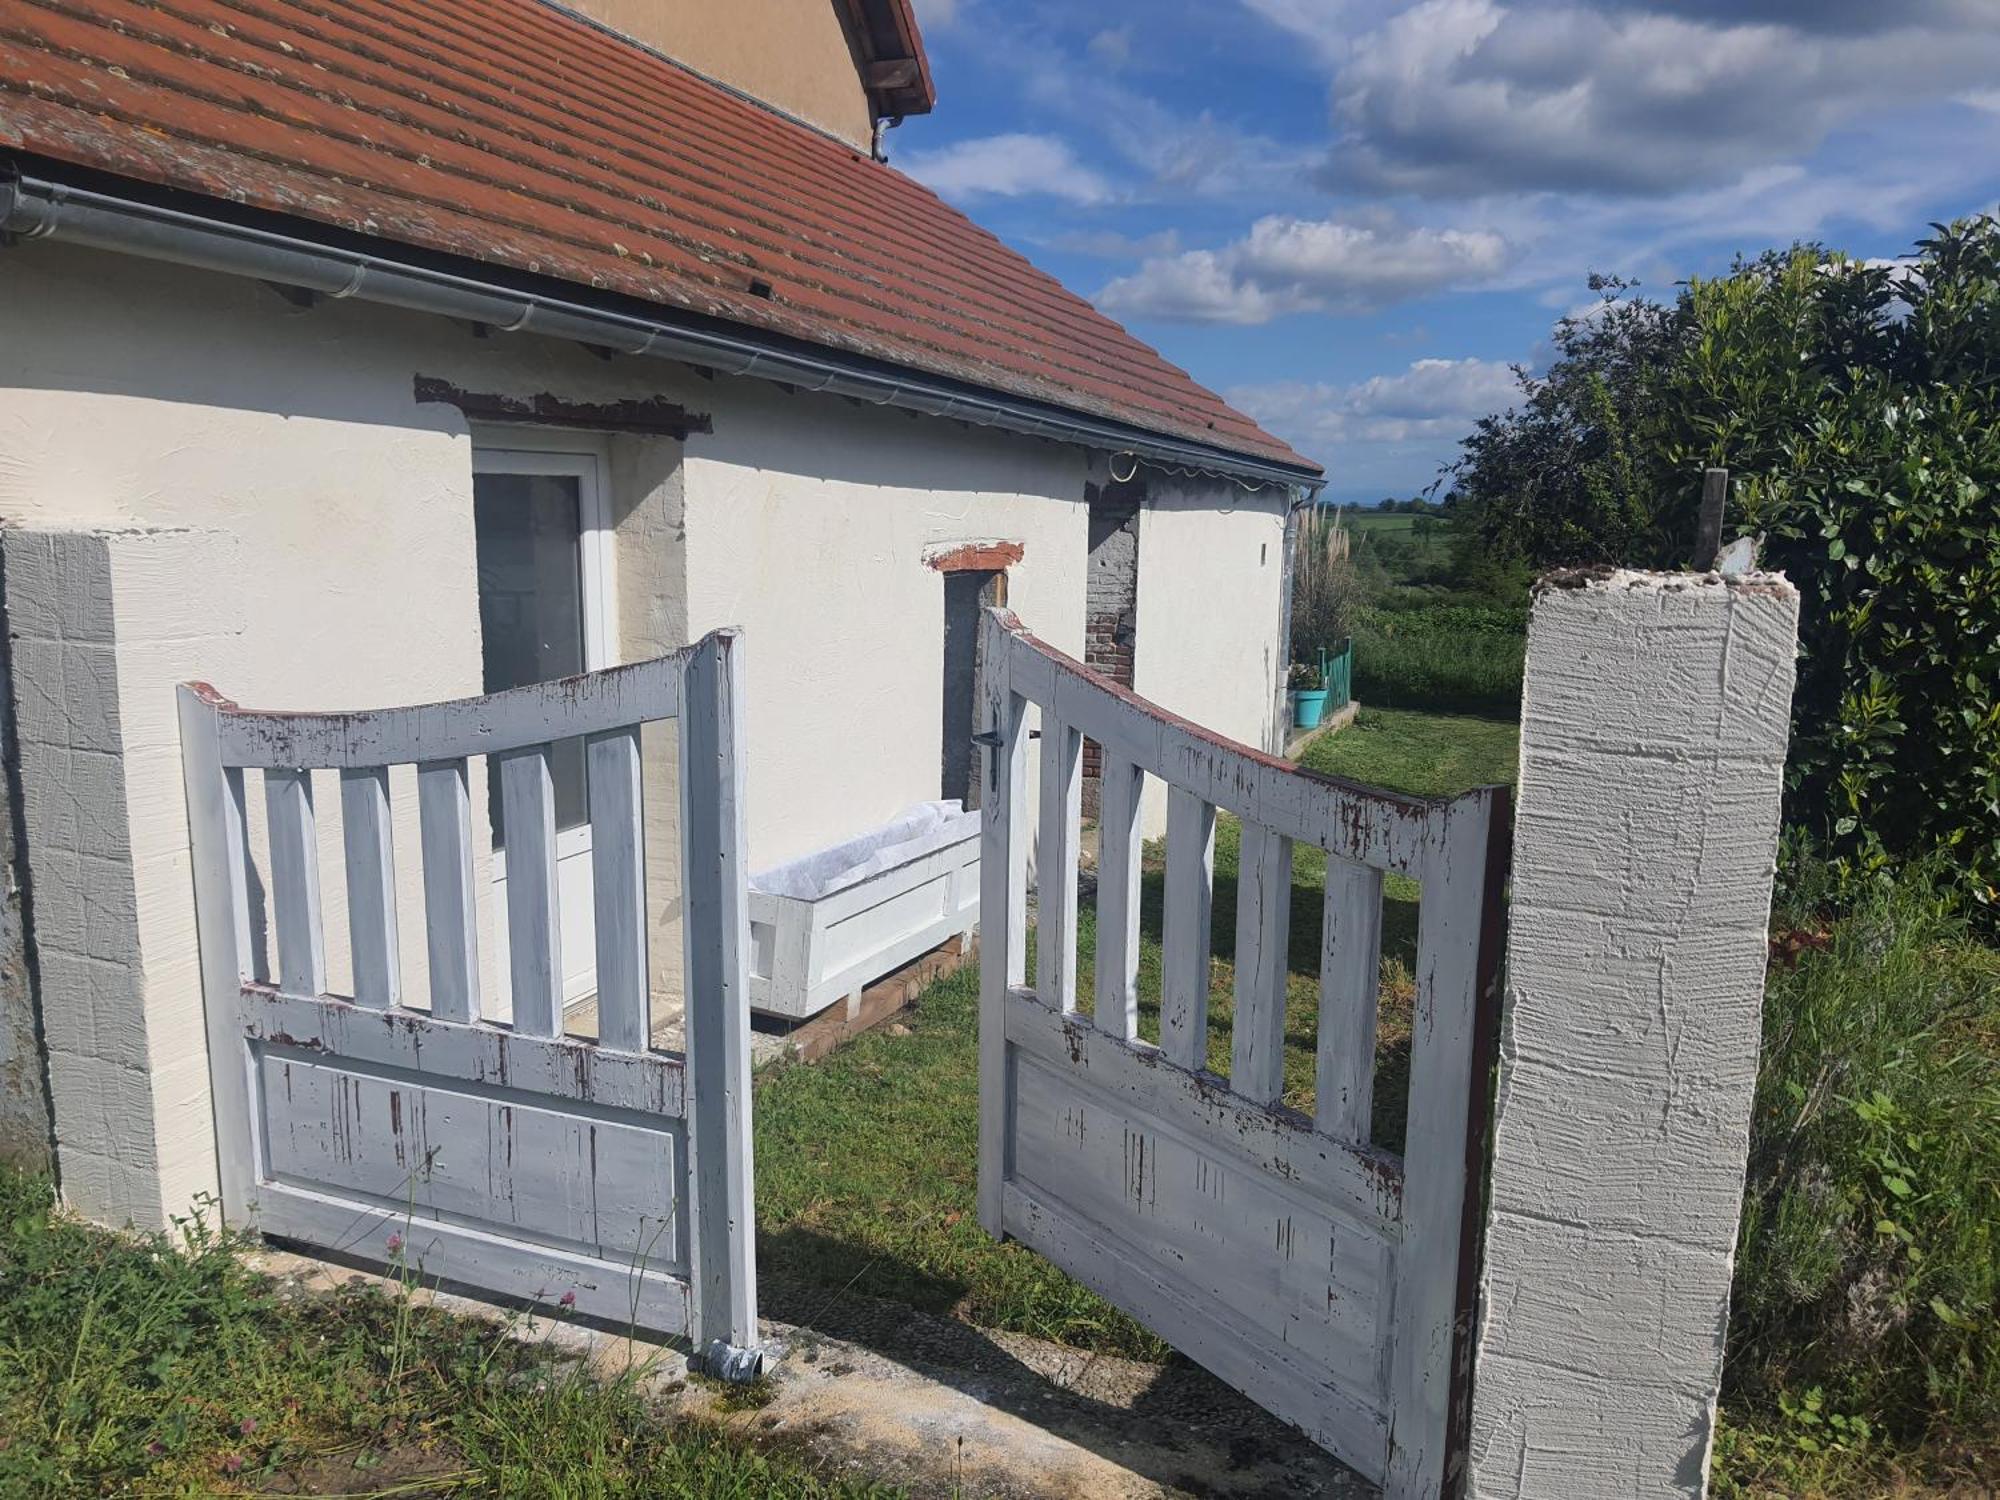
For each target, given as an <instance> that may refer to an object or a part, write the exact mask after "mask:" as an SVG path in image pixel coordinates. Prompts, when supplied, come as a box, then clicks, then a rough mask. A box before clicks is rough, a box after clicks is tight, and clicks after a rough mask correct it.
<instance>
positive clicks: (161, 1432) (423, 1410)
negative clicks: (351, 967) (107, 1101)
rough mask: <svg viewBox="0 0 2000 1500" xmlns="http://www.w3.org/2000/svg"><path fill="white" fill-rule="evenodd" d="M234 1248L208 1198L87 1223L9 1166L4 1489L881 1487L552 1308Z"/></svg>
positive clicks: (816, 1492) (2, 1198)
mask: <svg viewBox="0 0 2000 1500" xmlns="http://www.w3.org/2000/svg"><path fill="white" fill-rule="evenodd" d="M238 1248H239V1247H238V1246H237V1245H236V1244H234V1243H233V1242H232V1241H231V1240H229V1239H228V1238H227V1237H225V1236H223V1235H220V1234H218V1233H216V1232H215V1230H214V1229H213V1228H212V1227H210V1223H209V1220H208V1218H207V1217H206V1216H205V1215H200V1216H196V1217H193V1218H190V1219H188V1220H186V1221H184V1222H182V1223H179V1224H177V1225H176V1226H175V1229H174V1230H173V1232H172V1233H170V1234H154V1235H145V1236H122V1235H114V1234H109V1233H105V1232H103V1231H101V1230H96V1229H91V1228H88V1227H86V1226H83V1225H80V1224H77V1223H74V1222H72V1221H70V1220H68V1219H66V1218H65V1217H64V1216H62V1215H61V1214H60V1213H59V1212H58V1211H57V1210H56V1208H55V1205H54V1203H53V1199H52V1195H51V1194H50V1192H49V1190H48V1187H47V1185H46V1184H44V1183H41V1182H39V1181H35V1180H33V1179H27V1178H22V1177H20V1176H18V1175H15V1174H12V1173H6V1172H0V1494H4V1495H8V1496H14V1495H21V1496H68V1495H108V1494H133V1493H146V1494H161V1493H168V1494H177V1493H199V1494H214V1493H232V1492H240V1491H245V1490H255V1489H267V1488H281V1489H288V1490H292V1491H302V1492H313V1493H316V1492H326V1491H339V1492H353V1491H364V1492H367V1493H371V1494H396V1493H416V1492H421V1493H423V1494H427V1495H442V1494H477V1495H520V1496H544V1495H548V1496H578V1497H584V1496H600V1495H603V1496H614V1495H648V1496H652V1495H659V1496H679V1497H701V1500H737V1497H741V1500H752V1497H779V1500H863V1497H870V1496H878V1495H881V1496H886V1495H887V1494H888V1493H889V1492H887V1491H884V1490H880V1489H877V1488H875V1487H873V1486H870V1485H867V1484H862V1483H853V1482H845V1481H836V1480H831V1479H825V1478H822V1477H820V1476H819V1475H818V1474H817V1473H816V1472H815V1471H814V1470H813V1469H812V1468H811V1467H810V1466H808V1465H806V1464H804V1463H803V1462H801V1461H799V1460H796V1459H792V1458H789V1457H785V1456H782V1455H771V1454H765V1453H760V1452H757V1451H755V1450H753V1449H750V1448H748V1447H745V1446H744V1445H743V1444H742V1443H740V1442H739V1441H737V1440H735V1439H733V1438H729V1437H726V1436H724V1435H723V1434H721V1433H719V1432H717V1431H715V1430H713V1429H711V1428H707V1427H703V1426H701V1425H699V1424H690V1423H687V1422H679V1421H674V1420H671V1419H670V1418H668V1417H667V1416H666V1415H665V1414H663V1413H662V1412H661V1411H659V1410H658V1409H657V1408H656V1407H655V1406H654V1405H653V1404H652V1403H651V1402H650V1401H649V1400H648V1398H647V1395H646V1392H645V1390H644V1388H643V1379H644V1375H645V1373H646V1372H644V1371H643V1370H634V1371H631V1372H628V1373H627V1374H625V1375H624V1376H622V1377H620V1378H619V1379H617V1380H612V1381H604V1380H600V1379H598V1378H596V1377H595V1376H594V1375H593V1374H592V1373H591V1372H590V1371H589V1370H588V1369H586V1368H585V1367H584V1366H583V1365H582V1364H581V1362H579V1361H578V1360H576V1359H575V1358H573V1357H571V1356H569V1355H567V1354H565V1353H563V1352H562V1351H561V1350H559V1349H558V1348H556V1347H555V1346H554V1344H553V1343H552V1342H551V1340H550V1339H549V1338H548V1337H547V1336H546V1334H547V1330H548V1329H549V1328H550V1327H551V1326H552V1324H553V1320H552V1319H549V1318H547V1317H546V1316H527V1317H524V1318H522V1319H518V1320H517V1321H516V1324H515V1326H514V1327H513V1328H511V1329H499V1328H495V1327H493V1326H492V1325H491V1324H488V1323H485V1322H479V1321H474V1320H470V1319H464V1318H457V1317H452V1316H449V1315H447V1314H445V1313H442V1312H440V1311H438V1310H437V1309H436V1308H434V1307H430V1306H427V1305H426V1304H424V1303H423V1302H422V1301H421V1300H420V1299H417V1298H415V1297H413V1296H412V1295H411V1294H410V1285H411V1284H413V1283H414V1281H415V1279H416V1277H417V1274H418V1271H419V1269H420V1268H406V1271H405V1284H404V1285H403V1286H402V1287H401V1289H400V1290H399V1291H398V1292H397V1294H396V1295H393V1296H392V1295H385V1294H383V1293H382V1292H381V1291H379V1290H376V1289H374V1288H372V1287H367V1288H361V1287H350V1288H347V1289H344V1290H342V1291H341V1292H339V1293H338V1294H336V1295H333V1296H330V1297H312V1296H306V1295H303V1294H290V1293H287V1292H285V1291H283V1290H282V1289H281V1288H279V1287H277V1286H276V1285H274V1284H273V1283H272V1282H270V1281H269V1280H268V1279H266V1278H264V1277H262V1276H259V1275H257V1274H255V1273H254V1272H252V1271H251V1270H250V1269H248V1268H247V1267H246V1266H245V1265H244V1263H243V1261H242V1260H241V1258H240V1256H239V1255H238V1253H237V1251H238ZM391 1253H392V1255H393V1251H392V1252H391ZM537 1329H540V1330H542V1331H543V1334H544V1336H543V1337H542V1338H540V1339H535V1338H533V1337H532V1335H533V1333H534V1332H535V1331H536V1330H537ZM523 1334H525V1335H530V1337H527V1338H525V1339H524V1338H522V1337H519V1336H518V1335H523Z"/></svg>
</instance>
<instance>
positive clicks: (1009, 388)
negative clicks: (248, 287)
mask: <svg viewBox="0 0 2000 1500" xmlns="http://www.w3.org/2000/svg"><path fill="white" fill-rule="evenodd" d="M4 147H12V148H14V149H16V150H19V151H23V152H28V153H33V154H34V155H37V156H41V157H45V158H49V159H52V160H55V161H60V162H65V163H70V164H73V165H77V166H82V167H88V168H92V169H95V170H101V171H106V172H111V173H115V174H118V175H121V176H125V177H131V178H136V179H140V180H143V181H146V182H150V183H155V184H159V185H161V186H166V187H171V188H178V189H183V190H190V191H194V192H198V193H203V194H208V195H211V196H214V197H218V198H224V199H227V200H230V201H232V202H235V203H241V204H244V205H248V206H250V207H254V208H259V209H265V210H272V211H276V212H279V213H284V214H290V215H294V216H298V217H301V218H307V219H314V220H318V221H320V222H322V223H325V224H330V225H334V226H337V227H339V228H342V229H346V230H350V231H356V232H359V233H363V234H368V235H374V236H379V237H381V238H383V239H386V240H392V241H396V242H398V243H402V244H407V245H412V246H417V247H421V248H423V249H427V250H432V251H440V252H445V253H448V254H452V255H459V256H465V257H469V258H472V259H475V260H482V261H488V262H492V263H496V264H500V265H506V266H510V267H513V268H516V269H518V270H525V271H530V272H534V273H537V274H541V275H546V276H552V277H557V278H560V279H562V280H565V281H570V282H574V283H577V284H580V285H584V286H589V287H597V288H602V289H605V290H608V291H613V292H618V293H622V294H625V295H628V296H634V297H639V298H643V299H645V300H647V301H650V302H654V303H659V304H662V305H664V306H667V307H670V308H678V309H684V310H687V311H690V312H694V313H699V314H704V315H707V316H712V317H716V318H721V319H725V320H727V321H729V322H732V323H739V324H744V325H748V326H751V327H756V328H762V329H768V330H771V331H773V332H776V333H780V334H784V335H788V336H790V337H793V338H797V339H801V340H805V341H808V342H811V343H814V344H818V345H821V346H824V347H828V348H832V349H839V350H845V351H849V352H852V353H856V354H861V355H866V356H869V357H872V358H876V359H881V360H885V361H889V362H891V363H895V364H899V365H904V366H908V367H910V368H913V369H918V370H923V371H928V372H931V373H935V374H939V375H944V376H948V377H951V378H954V379H958V380H964V381H968V382H971V383H973V384H976V385H979V386H983V387H986V388H989V389H992V390H996V391H1000V392H1004V393H1008V394H1011V395H1015V396H1023V397H1028V398H1031V399H1034V400H1039V401H1046V402H1049V403H1052V404H1054V405H1057V406H1061V407H1064V408H1067V409H1070V410H1074V411H1079V412H1083V413H1087V414H1089V415H1092V416H1096V417H1101V418H1109V419H1111V420H1113V421H1118V422H1124V423H1129V424H1131V425H1132V426H1135V427H1139V428H1141V429H1144V430H1146V431H1148V432H1155V433H1162V434H1167V435H1171V436H1174V437H1179V438H1186V439H1193V440H1195V441H1197V442H1201V443H1206V444H1210V445H1212V446H1214V447H1216V448H1219V449H1222V450H1224V451H1226V452H1230V453H1235V454H1241V455H1244V456H1248V457H1253V458H1258V459H1265V460H1275V461H1277V462H1279V463H1282V464H1296V465H1299V466H1300V467H1302V468H1306V469H1311V468H1312V467H1313V465H1311V464H1310V463H1309V461H1307V460H1305V459H1303V458H1301V457H1300V456H1299V455H1298V454H1297V453H1295V452H1293V451H1292V449H1291V448H1289V447H1288V446H1286V445H1285V444H1284V443H1283V442H1281V441H1279V440H1278V439H1277V438H1274V437H1272V436H1270V435H1269V434H1268V433H1266V432H1264V431H1263V430H1262V429H1261V428H1259V427H1258V426H1257V424H1256V423H1255V422H1253V421H1251V420H1250V418H1248V417H1246V416H1244V415H1242V414H1241V413H1240V412H1237V411H1235V410H1233V409H1232V408H1231V407H1230V406H1228V405H1227V404H1226V403H1225V402H1223V401H1222V400H1221V399H1220V398H1219V397H1217V396H1216V395H1214V394H1213V393H1212V392H1210V391H1208V390H1205V389H1204V388H1203V387H1201V386H1200V385H1197V384H1196V383H1195V382H1194V381H1193V380H1192V379H1191V378H1190V377H1189V376H1188V375H1187V373H1186V372H1185V371H1183V370H1180V369H1178V368H1176V367H1175V366H1173V365H1171V364H1169V363H1168V362H1167V361H1166V360H1164V359H1163V358H1161V356H1160V355H1159V354H1158V353H1157V352H1155V351H1154V350H1152V349H1150V348H1148V347H1147V346H1146V345H1144V344H1142V343H1140V342H1139V341H1138V340H1137V339H1135V338H1133V337H1132V336H1131V335H1130V334H1128V333H1126V332H1125V330H1124V329H1122V328H1120V327H1119V326H1118V325H1117V324H1116V323H1114V322H1112V321H1111V320H1110V319H1108V318H1106V317H1104V316H1103V315H1102V314H1101V313H1099V312H1097V311H1096V309H1094V308H1092V307H1091V306H1090V305H1089V304H1088V303H1087V302H1085V301H1083V300H1082V299H1081V298H1079V297H1077V296H1075V295H1074V294H1072V293H1071V292H1069V291H1068V290H1066V289H1065V288H1064V287H1063V286H1062V285H1061V284H1060V283H1058V282H1056V281H1055V280H1054V279H1053V278H1052V277H1049V276H1046V275H1044V274H1043V273H1042V272H1040V271H1038V270H1036V269H1035V268H1034V267H1033V266H1032V265H1030V264H1029V263H1028V262H1027V261H1026V260H1025V259H1024V258H1022V257H1021V256H1019V255H1017V254H1016V253H1014V252H1013V251H1012V250H1010V249H1008V248H1007V247H1006V246H1005V245H1003V244H1001V243H1000V242H999V241H998V240H997V239H995V238H994V237H993V236H992V235H991V234H988V233H987V232H986V231H985V230H982V229H980V228H979V227H978V226H977V225H975V224H973V223H972V221H971V220H969V219H967V218H966V217H965V216H964V215H963V214H961V213H959V212H958V211H957V210H955V209H953V208H951V207H949V206H948V205H947V204H945V203H944V202H943V201H942V200H940V199H939V198H938V197H937V196H936V195H935V194H933V193H932V192H930V191H929V190H928V189H927V188H924V187H923V186H921V185H920V184H918V183H916V182H914V181H913V180H911V179H910V178H908V177H905V176H904V175H903V174H901V173H900V172H897V171H895V170H894V169H893V168H890V167H888V166H885V165H884V164H882V163H880V162H876V161H873V160H870V159H869V158H868V157H867V156H866V155H865V154H863V153H861V152H858V151H856V150H854V149H853V148H852V147H849V146H847V145H845V144H843V143H841V142H839V141H836V140H834V139H832V138H830V137H827V136H823V135H821V134H819V133H818V132H816V131H814V130H812V129H809V128H808V127H806V126H803V125H800V124H797V123H796V122H794V121H792V120H789V119H787V118H785V117H784V116H782V115H779V114H776V113H773V112H771V111H769V110H766V109H763V108H760V107H759V106H757V105H755V104H753V103H750V102H748V101H746V100H744V99H742V98H740V97H738V96H737V95H735V94H733V93H731V92H730V91H728V90H726V89H723V88H720V87H718V86H716V85H715V84H713V83H710V82H709V81H707V80H706V79H703V78H701V77H699V76H698V75H696V74H693V73H690V72H689V71H687V70H686V69H684V68H681V67H678V66H676V65H675V64H673V63H671V62H669V61H667V60H665V59H663V58H661V57H659V56H657V55H655V54H653V53H651V52H649V51H647V50H645V49H644V48H641V47H638V46H634V45H631V44H629V43H627V42H624V41H623V40H621V39H619V38H618V37H615V36H612V35H610V34H608V33H606V32H604V31H602V30H600V29H599V28H597V27H595V26H593V25H590V24H589V23H587V22H585V21H582V20H580V19H579V18H577V17H575V16H573V15H571V14H569V13H568V12H566V11H563V10H560V9H558V8H556V7H554V6H552V5H548V4H545V3H543V0H455V3H453V4H451V5H448V6H438V5H433V4H429V3H426V0H6V3H5V5H4V6H0V148H4ZM753 284H755V286H756V290H753ZM766 287H768V289H769V291H768V295H766V294H764V288H766Z"/></svg>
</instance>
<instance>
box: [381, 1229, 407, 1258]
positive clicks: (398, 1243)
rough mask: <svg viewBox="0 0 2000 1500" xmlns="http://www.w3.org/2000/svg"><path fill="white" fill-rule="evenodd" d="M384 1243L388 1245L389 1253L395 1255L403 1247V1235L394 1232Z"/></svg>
mask: <svg viewBox="0 0 2000 1500" xmlns="http://www.w3.org/2000/svg"><path fill="white" fill-rule="evenodd" d="M382 1243H383V1244H385V1245H387V1246H388V1247H389V1253H390V1254H391V1255H394V1254H395V1253H396V1252H397V1251H398V1250H400V1249H402V1248H403V1237H402V1236H401V1235H400V1234H392V1235H390V1236H389V1238H387V1239H386V1240H384V1241H383V1242H382Z"/></svg>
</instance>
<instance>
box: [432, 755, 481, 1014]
mask: <svg viewBox="0 0 2000 1500" xmlns="http://www.w3.org/2000/svg"><path fill="white" fill-rule="evenodd" d="M467 779H468V773H467V769H466V763H465V762H464V761H463V760H434V761H424V762H422V763H421V764H419V765H418V767H417V827H418V832H419V833H420V835H421V841H422V844H423V855H424V946H425V951H426V953H427V955H428V957H429V960H430V975H431V1014H432V1015H434V1016H436V1017H437V1018H438V1019H439V1020H440V1021H476V1020H478V1019H479V929H478V925H477V921H476V918H475V915H474V913H475V911H476V907H475V905H474V903H475V901H476V899H477V898H476V896H475V893H474V891H473V885H472V799H471V795H470V793H469V792H468V790H467Z"/></svg>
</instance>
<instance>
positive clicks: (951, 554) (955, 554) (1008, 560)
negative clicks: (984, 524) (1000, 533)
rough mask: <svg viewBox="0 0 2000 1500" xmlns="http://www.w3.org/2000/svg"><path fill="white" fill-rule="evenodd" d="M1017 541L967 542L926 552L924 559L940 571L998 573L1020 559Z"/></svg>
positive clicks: (1020, 547) (1021, 549)
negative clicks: (938, 550) (939, 550)
mask: <svg viewBox="0 0 2000 1500" xmlns="http://www.w3.org/2000/svg"><path fill="white" fill-rule="evenodd" d="M1026 550H1027V549H1026V548H1025V547H1023V546H1022V544H1021V543H1019V542H967V543H965V544H964V545H963V546H958V547H949V548H947V549H945V550H944V551H942V552H932V553H930V554H928V555H927V556H926V557H925V558H924V561H925V562H926V563H928V564H929V565H930V566H931V567H933V568H936V569H937V570H938V571H939V572H940V573H1000V572H1004V571H1005V570H1006V569H1008V568H1011V567H1012V566H1014V564H1015V563H1017V562H1019V561H1020V560H1021V554H1022V553H1023V552H1024V551H1026Z"/></svg>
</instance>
